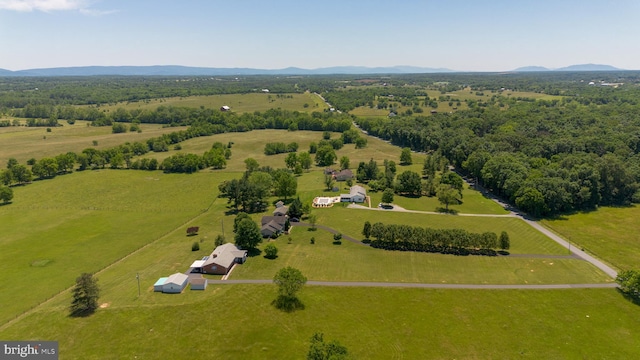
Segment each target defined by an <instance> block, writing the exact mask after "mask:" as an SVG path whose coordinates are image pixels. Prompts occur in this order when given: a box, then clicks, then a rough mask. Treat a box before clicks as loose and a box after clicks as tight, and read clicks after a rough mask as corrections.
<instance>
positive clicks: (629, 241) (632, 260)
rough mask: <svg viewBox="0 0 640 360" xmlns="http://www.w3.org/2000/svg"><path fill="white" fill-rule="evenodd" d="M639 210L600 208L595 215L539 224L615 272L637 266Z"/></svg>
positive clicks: (589, 214)
mask: <svg viewBox="0 0 640 360" xmlns="http://www.w3.org/2000/svg"><path fill="white" fill-rule="evenodd" d="M639 216H640V207H638V206H632V207H600V208H598V210H597V211H593V212H583V213H577V214H573V215H565V216H561V217H558V218H554V219H545V220H542V224H543V225H545V226H546V227H548V228H550V229H551V230H553V231H555V232H556V233H558V234H560V235H561V236H563V237H564V238H565V239H567V240H569V241H571V242H572V243H574V244H576V245H577V246H579V247H581V248H584V249H585V250H586V251H588V252H590V253H592V254H594V255H595V256H597V257H598V258H600V259H603V260H605V261H607V262H608V263H609V264H611V265H613V266H614V267H615V268H617V269H619V270H630V269H637V268H638V264H639V263H640V241H639V240H638V236H637V234H638V220H637V219H638V217H639Z"/></svg>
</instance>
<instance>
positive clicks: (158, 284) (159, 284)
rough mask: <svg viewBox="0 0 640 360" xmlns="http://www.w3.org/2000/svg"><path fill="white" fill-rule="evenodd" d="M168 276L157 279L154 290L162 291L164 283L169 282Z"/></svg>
mask: <svg viewBox="0 0 640 360" xmlns="http://www.w3.org/2000/svg"><path fill="white" fill-rule="evenodd" d="M167 279H168V277H161V278H160V279H158V281H156V283H155V284H153V291H158V292H162V285H164V283H165V282H167Z"/></svg>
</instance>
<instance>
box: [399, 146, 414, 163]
mask: <svg viewBox="0 0 640 360" xmlns="http://www.w3.org/2000/svg"><path fill="white" fill-rule="evenodd" d="M411 164H413V161H412V160H411V149H409V148H404V149H402V153H400V165H411Z"/></svg>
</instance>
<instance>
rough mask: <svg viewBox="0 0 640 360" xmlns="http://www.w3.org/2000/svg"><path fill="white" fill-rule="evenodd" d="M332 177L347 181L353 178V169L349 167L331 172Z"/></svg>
mask: <svg viewBox="0 0 640 360" xmlns="http://www.w3.org/2000/svg"><path fill="white" fill-rule="evenodd" d="M333 178H334V179H336V181H347V180H351V179H353V171H351V170H349V169H344V170H340V171H337V172H334V173H333Z"/></svg>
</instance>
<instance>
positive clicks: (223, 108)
mask: <svg viewBox="0 0 640 360" xmlns="http://www.w3.org/2000/svg"><path fill="white" fill-rule="evenodd" d="M229 110H231V108H230V107H229V106H227V105H222V106H221V107H220V111H229Z"/></svg>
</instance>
